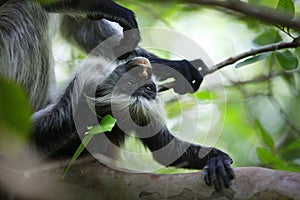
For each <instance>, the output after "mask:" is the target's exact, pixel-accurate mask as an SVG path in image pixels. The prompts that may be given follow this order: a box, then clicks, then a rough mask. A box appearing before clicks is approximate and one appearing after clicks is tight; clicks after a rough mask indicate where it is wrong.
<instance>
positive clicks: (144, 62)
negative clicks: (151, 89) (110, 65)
mask: <svg viewBox="0 0 300 200" xmlns="http://www.w3.org/2000/svg"><path fill="white" fill-rule="evenodd" d="M125 65H126V71H127V72H129V71H132V72H134V74H137V75H138V76H139V77H141V78H147V79H148V78H150V77H151V76H152V67H151V64H150V62H149V60H148V59H147V58H144V57H136V58H133V59H132V60H130V61H128V62H127V63H126V64H125ZM133 69H134V70H133Z"/></svg>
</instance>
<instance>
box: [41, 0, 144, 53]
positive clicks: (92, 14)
mask: <svg viewBox="0 0 300 200" xmlns="http://www.w3.org/2000/svg"><path fill="white" fill-rule="evenodd" d="M41 2H43V1H41ZM41 4H42V6H43V7H44V8H45V9H46V10H47V11H49V12H58V13H63V14H68V15H75V16H78V15H79V16H87V17H88V18H89V19H92V20H100V19H107V20H109V21H112V22H117V23H118V24H119V25H120V26H121V27H122V28H123V32H125V31H128V30H132V31H131V32H130V34H125V33H124V35H123V38H122V39H121V40H120V42H119V43H117V44H116V46H117V45H118V46H117V47H116V49H117V48H124V49H125V50H127V52H128V51H132V50H133V49H134V48H135V47H136V46H137V44H138V43H139V42H140V39H141V38H140V32H139V29H138V24H137V22H136V19H135V15H134V13H133V12H132V11H131V10H129V9H127V8H124V7H123V6H120V5H119V4H116V3H115V2H113V1H111V0H84V1H82V0H54V1H53V2H51V3H48V2H46V3H41ZM74 21H76V20H75V19H74ZM87 30H89V31H90V32H91V33H90V34H93V31H94V29H90V28H87ZM86 36H87V35H83V37H86ZM87 37H89V36H87ZM101 37H102V36H101V35H100V38H101ZM94 42H95V41H94ZM97 44H98V43H96V44H95V45H97Z"/></svg>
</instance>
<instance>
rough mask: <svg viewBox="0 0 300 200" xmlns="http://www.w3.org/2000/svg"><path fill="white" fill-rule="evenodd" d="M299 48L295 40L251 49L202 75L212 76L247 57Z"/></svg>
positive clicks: (299, 43)
mask: <svg viewBox="0 0 300 200" xmlns="http://www.w3.org/2000/svg"><path fill="white" fill-rule="evenodd" d="M299 46H300V38H296V39H294V40H293V41H291V42H280V43H275V44H270V45H266V46H262V47H259V48H257V49H251V50H249V51H246V52H244V53H241V54H238V55H236V56H233V57H230V58H228V59H226V60H224V61H222V62H220V63H218V64H216V65H214V66H213V67H211V68H210V69H208V70H207V71H205V72H202V73H204V75H208V74H212V73H214V72H215V71H217V70H219V69H222V68H223V67H225V66H228V65H231V64H234V63H236V62H237V61H239V60H241V59H244V58H247V57H249V56H255V55H257V54H261V53H266V52H271V51H276V50H280V49H288V48H296V47H299Z"/></svg>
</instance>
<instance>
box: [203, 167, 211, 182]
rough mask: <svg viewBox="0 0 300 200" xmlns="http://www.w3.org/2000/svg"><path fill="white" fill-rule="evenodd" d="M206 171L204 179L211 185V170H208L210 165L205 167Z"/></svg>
mask: <svg viewBox="0 0 300 200" xmlns="http://www.w3.org/2000/svg"><path fill="white" fill-rule="evenodd" d="M203 171H204V181H205V183H206V184H207V185H211V180H210V174H209V170H208V166H207V165H206V166H205V167H204V168H203Z"/></svg>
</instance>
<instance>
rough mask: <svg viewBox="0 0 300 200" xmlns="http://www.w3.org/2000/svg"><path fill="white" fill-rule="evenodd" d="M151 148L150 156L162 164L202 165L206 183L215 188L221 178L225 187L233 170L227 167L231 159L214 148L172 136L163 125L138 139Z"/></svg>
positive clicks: (219, 185)
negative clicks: (148, 135) (160, 128)
mask: <svg viewBox="0 0 300 200" xmlns="http://www.w3.org/2000/svg"><path fill="white" fill-rule="evenodd" d="M141 140H142V142H143V144H144V145H146V146H147V147H148V148H149V149H150V150H151V152H152V154H153V157H154V159H155V160H157V161H158V162H159V163H161V164H163V165H165V166H175V167H180V168H189V169H203V168H204V173H205V176H204V179H205V182H206V183H207V184H208V185H211V183H213V184H214V186H215V188H216V190H220V189H221V181H220V180H219V179H218V175H220V177H221V178H222V180H223V183H224V186H225V187H229V183H230V180H231V179H233V177H234V173H233V170H232V168H231V166H230V165H231V163H232V159H231V158H230V157H229V156H228V155H227V154H226V153H224V152H222V151H220V150H218V149H216V148H208V147H202V146H200V145H197V144H192V143H188V142H184V141H182V140H179V139H178V138H176V137H174V136H173V135H172V134H171V133H170V132H169V130H168V129H167V128H163V129H162V130H161V131H160V132H159V133H157V134H155V135H153V136H151V137H148V138H142V139H141Z"/></svg>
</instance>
